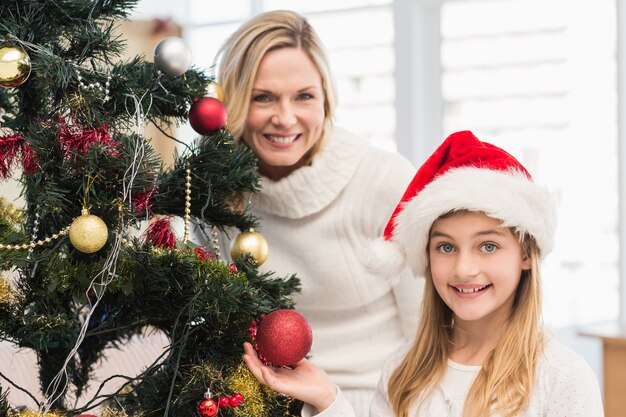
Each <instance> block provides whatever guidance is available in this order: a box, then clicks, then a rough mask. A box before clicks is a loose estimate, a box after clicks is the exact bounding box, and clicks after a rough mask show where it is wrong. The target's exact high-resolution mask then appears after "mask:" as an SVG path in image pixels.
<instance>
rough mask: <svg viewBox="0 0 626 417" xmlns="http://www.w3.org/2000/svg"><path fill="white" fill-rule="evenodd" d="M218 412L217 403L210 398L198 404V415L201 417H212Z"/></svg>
mask: <svg viewBox="0 0 626 417" xmlns="http://www.w3.org/2000/svg"><path fill="white" fill-rule="evenodd" d="M218 410H219V407H218V406H217V403H216V402H215V401H214V400H212V399H210V398H207V399H205V400H202V401H200V404H198V414H200V416H202V417H213V416H214V415H216V414H217V412H218Z"/></svg>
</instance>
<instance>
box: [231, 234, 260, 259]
mask: <svg viewBox="0 0 626 417" xmlns="http://www.w3.org/2000/svg"><path fill="white" fill-rule="evenodd" d="M269 251H270V248H269V245H268V244H267V240H265V238H264V237H263V235H262V234H261V233H259V232H255V231H254V229H250V230H248V231H247V232H243V233H240V234H239V235H238V236H237V237H236V238H235V240H233V243H232V244H231V245H230V256H231V257H232V258H233V259H237V258H239V257H240V256H242V255H245V254H248V255H250V256H251V257H252V259H254V261H255V262H256V263H257V265H262V264H263V262H265V261H266V260H267V256H268V255H269Z"/></svg>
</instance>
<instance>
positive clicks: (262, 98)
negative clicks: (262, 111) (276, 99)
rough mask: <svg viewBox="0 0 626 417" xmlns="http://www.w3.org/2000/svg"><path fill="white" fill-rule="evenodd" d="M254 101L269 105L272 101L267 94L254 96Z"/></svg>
mask: <svg viewBox="0 0 626 417" xmlns="http://www.w3.org/2000/svg"><path fill="white" fill-rule="evenodd" d="M252 100H254V101H256V102H259V103H267V102H268V101H270V96H268V95H267V94H259V95H258V96H254V97H253V98H252Z"/></svg>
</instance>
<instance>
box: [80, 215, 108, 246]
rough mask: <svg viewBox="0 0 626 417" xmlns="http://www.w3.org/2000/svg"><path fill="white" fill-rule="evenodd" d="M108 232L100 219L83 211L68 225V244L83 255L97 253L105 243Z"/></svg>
mask: <svg viewBox="0 0 626 417" xmlns="http://www.w3.org/2000/svg"><path fill="white" fill-rule="evenodd" d="M108 238H109V230H108V229H107V225H106V223H105V222H104V221H102V219H101V218H100V217H98V216H95V215H93V214H89V210H87V209H83V211H82V213H81V215H80V216H78V217H77V218H76V219H74V221H73V222H72V224H71V225H70V242H72V246H74V248H76V250H78V251H80V252H83V253H94V252H98V251H99V250H100V249H102V247H103V246H104V245H105V243H107V239H108Z"/></svg>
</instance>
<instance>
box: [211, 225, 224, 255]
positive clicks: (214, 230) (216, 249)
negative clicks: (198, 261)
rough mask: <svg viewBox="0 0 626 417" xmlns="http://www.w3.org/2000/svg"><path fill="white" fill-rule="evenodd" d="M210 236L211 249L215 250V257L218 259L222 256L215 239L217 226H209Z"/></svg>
mask: <svg viewBox="0 0 626 417" xmlns="http://www.w3.org/2000/svg"><path fill="white" fill-rule="evenodd" d="M211 238H212V240H213V251H214V252H215V257H216V258H217V259H220V258H221V257H222V256H221V253H220V244H219V241H218V239H217V227H215V225H212V226H211Z"/></svg>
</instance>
